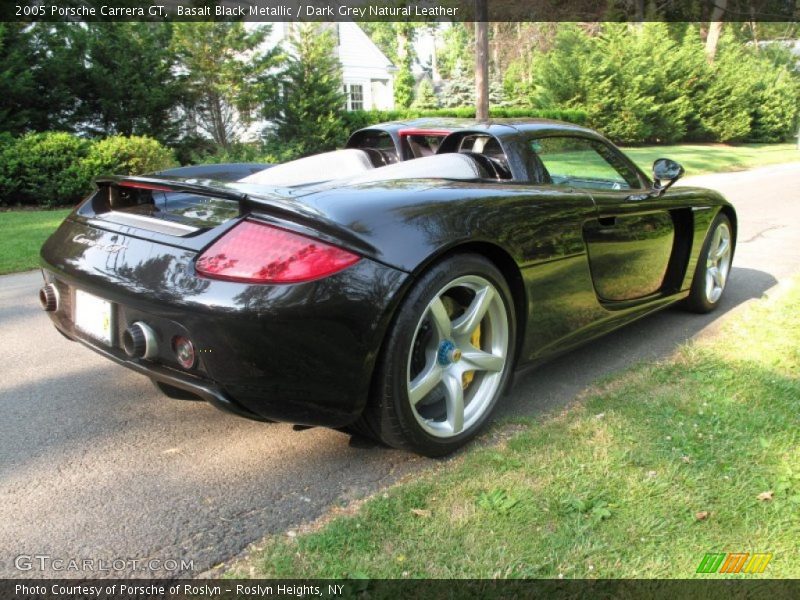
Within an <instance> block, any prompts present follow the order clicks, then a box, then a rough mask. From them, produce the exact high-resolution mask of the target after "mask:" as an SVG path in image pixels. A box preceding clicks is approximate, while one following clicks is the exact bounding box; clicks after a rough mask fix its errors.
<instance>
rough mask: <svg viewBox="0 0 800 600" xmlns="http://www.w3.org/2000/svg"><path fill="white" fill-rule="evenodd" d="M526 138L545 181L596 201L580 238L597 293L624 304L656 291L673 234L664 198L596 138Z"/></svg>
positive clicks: (662, 278)
mask: <svg viewBox="0 0 800 600" xmlns="http://www.w3.org/2000/svg"><path fill="white" fill-rule="evenodd" d="M530 143H531V149H532V150H533V152H534V153H535V155H536V156H537V157H538V159H539V161H541V164H542V166H543V167H544V168H543V170H542V171H543V173H542V177H543V179H544V182H546V183H551V184H553V185H557V186H564V187H567V188H573V189H580V190H585V191H586V192H588V193H589V194H590V195H591V196H592V199H593V200H594V202H595V205H596V210H597V212H596V218H594V219H589V220H587V221H586V222H585V223H584V226H583V238H584V242H585V244H586V248H587V253H588V260H589V267H590V271H591V276H592V283H593V285H594V289H595V292H596V294H597V296H598V299H599V300H600V301H601V302H603V303H604V304H613V303H620V302H623V303H626V304H627V303H630V302H632V301H633V302H635V301H637V300H641V301H644V300H646V299H649V298H651V297H653V296H654V295H657V294H659V293H660V292H661V289H662V287H663V285H664V281H665V277H666V274H667V269H668V267H669V262H670V256H671V254H672V248H673V244H674V238H675V226H674V223H673V217H672V215H671V213H670V212H669V210H668V204H667V202H666V200H665V199H664V198H663V197H661V198H658V197H653V196H650V195H648V194H647V193H646V192H647V190H645V189H644V186H645V182H644V181H642V178H641V177H640V176H639V174H638V173H637V171H636V169H635V168H634V167H633V166H632V165H631V164H630V163H629V162H628V161H627V159H625V157H623V156H622V155H621V154H620V153H619V151H618V150H616V149H615V148H613V147H612V146H610V145H609V144H606V143H605V142H603V141H601V140H596V139H593V138H588V137H579V136H549V137H541V138H534V139H532V140H531V142H530Z"/></svg>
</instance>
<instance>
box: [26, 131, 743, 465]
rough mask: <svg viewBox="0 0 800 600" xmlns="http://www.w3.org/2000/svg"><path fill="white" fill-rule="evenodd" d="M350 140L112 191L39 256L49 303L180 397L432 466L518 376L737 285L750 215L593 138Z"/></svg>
mask: <svg viewBox="0 0 800 600" xmlns="http://www.w3.org/2000/svg"><path fill="white" fill-rule="evenodd" d="M348 146H349V147H348V148H346V149H344V150H339V151H335V152H330V153H326V154H320V155H315V156H311V157H307V158H303V159H300V160H296V161H292V162H289V163H284V164H281V165H276V166H273V167H271V168H268V169H264V170H256V172H255V173H252V174H250V175H248V176H245V177H243V178H241V179H239V180H237V181H227V182H224V181H218V180H212V179H206V178H202V177H203V172H202V171H201V172H200V173H199V174H198V173H197V172H195V177H194V178H186V177H184V178H179V177H170V176H165V175H161V176H158V177H107V178H102V179H99V180H98V181H97V190H96V191H95V192H94V193H93V194H92V195H91V196H90V197H89V198H87V200H86V201H85V202H83V203H82V204H81V205H80V206H79V207H78V208H77V209H76V210H75V211H74V212H73V213H72V214H71V215H70V216H69V217H67V219H66V220H65V221H64V223H63V224H62V225H61V226H60V227H59V229H58V230H57V231H56V232H55V233H54V234H53V235H52V237H50V239H49V240H48V241H47V242H46V243H45V245H44V247H43V248H42V265H43V273H44V279H45V285H44V287H43V288H42V290H41V293H40V300H41V304H42V306H43V308H44V309H45V310H46V311H48V313H49V315H50V317H51V318H52V320H53V323H54V324H55V326H56V327H57V328H58V330H59V331H61V332H62V333H63V334H64V335H65V336H67V337H68V338H70V339H73V340H78V341H80V342H81V343H83V344H84V345H86V346H88V347H89V348H91V349H93V350H95V351H96V352H99V353H100V354H102V355H104V356H106V357H108V358H110V359H111V360H114V361H116V362H118V363H120V364H122V365H124V366H126V367H129V368H131V369H133V370H135V371H139V372H140V373H142V374H144V375H147V376H148V377H150V378H151V379H152V380H153V381H154V382H155V383H156V385H157V386H158V387H159V388H160V389H161V390H162V391H163V392H164V393H165V394H166V395H168V396H172V397H187V396H188V397H199V398H201V399H205V400H208V401H209V402H211V403H212V404H214V405H215V406H218V407H220V408H223V409H225V410H228V411H231V412H234V413H236V414H238V415H242V416H245V417H250V418H254V419H263V420H282V421H290V422H294V423H297V424H302V425H325V426H329V427H335V428H341V429H346V430H348V431H357V432H360V433H362V434H367V435H370V436H373V437H375V438H377V439H379V440H382V441H383V442H385V443H386V444H389V445H391V446H396V447H402V448H407V449H411V450H413V451H416V452H419V453H422V454H426V455H430V456H435V455H442V454H445V453H448V452H450V451H452V450H454V449H455V448H457V447H459V446H460V445H462V444H463V443H465V442H466V441H467V440H468V439H470V438H471V437H473V436H474V435H475V434H476V432H478V431H479V430H480V428H481V427H482V426H483V425H484V424H485V423H486V421H487V419H488V418H489V416H490V414H491V412H492V409H493V408H494V406H495V404H496V403H497V402H498V399H499V398H500V397H501V395H502V392H503V390H504V388H506V386H507V385H508V384H509V382H510V380H511V376H512V373H513V372H514V371H515V370H518V369H521V368H524V367H528V366H532V365H536V364H539V363H541V362H543V361H545V360H547V359H549V358H552V357H553V356H555V355H556V354H559V353H561V352H565V351H567V350H569V349H571V348H574V347H575V346H577V345H579V344H582V343H585V342H587V341H588V340H591V339H593V338H595V337H597V336H599V335H602V334H603V333H606V332H608V331H610V330H612V329H615V328H617V327H619V326H621V325H624V324H625V323H628V322H630V321H632V320H634V319H637V318H639V317H642V316H644V315H646V314H648V313H651V312H653V311H656V310H659V309H661V308H664V307H666V306H669V305H671V304H673V303H676V302H680V303H682V305H684V306H685V307H687V308H689V309H691V310H694V311H700V312H704V311H709V310H712V309H713V308H714V307H715V306H716V305H717V304H718V303H719V301H720V297H721V295H722V293H723V291H724V289H725V285H726V282H727V277H728V274H729V272H730V267H731V260H732V258H733V252H734V245H735V240H736V213H735V211H734V209H733V207H732V206H731V205H730V204H729V203H728V202H726V200H725V199H724V198H723V197H722V196H720V195H719V194H718V193H716V192H714V191H710V190H705V189H699V188H689V187H677V188H671V187H670V186H671V184H672V183H673V182H674V181H675V180H677V179H678V178H679V177H680V176H681V174H682V173H683V169H682V168H681V167H680V165H678V164H676V163H674V162H672V161H670V160H667V159H660V160H658V161H656V162H655V164H654V175H655V179H654V181H651V180H650V179H649V178H648V177H647V176H646V175H645V174H644V173H642V172H641V171H640V170H639V169H638V168H637V167H636V165H634V164H633V162H631V161H630V160H629V159H628V158H627V157H626V156H625V155H624V154H623V153H622V152H620V151H619V150H618V149H617V148H616V147H615V146H614V145H612V144H611V143H610V142H609V141H607V140H606V139H605V138H603V137H602V136H600V135H599V134H597V133H596V132H594V131H591V130H589V129H586V128H584V127H578V126H574V125H570V124H566V123H559V122H553V121H539V120H525V121H523V120H504V121H493V122H488V123H478V122H457V123H456V122H445V123H431V122H424V123H419V122H416V123H400V124H384V125H380V126H375V127H371V128H368V129H366V130H362V131H361V132H356V134H354V137H353V138H352V139H351V141H350V143H349V144H348ZM416 156H421V157H419V158H414V157H416ZM252 170H254V169H253V168H250V171H252Z"/></svg>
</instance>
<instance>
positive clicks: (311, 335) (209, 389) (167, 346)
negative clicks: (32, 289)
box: [42, 221, 408, 427]
mask: <svg viewBox="0 0 800 600" xmlns="http://www.w3.org/2000/svg"><path fill="white" fill-rule="evenodd" d="M89 235H91V239H92V242H93V243H92V244H89V245H87V244H86V242H85V239H86V238H87V237H88V236H89ZM76 238H77V241H76ZM194 257H195V254H194V252H192V251H189V250H186V249H182V248H177V247H171V246H164V245H158V244H154V243H153V242H151V241H148V240H143V239H139V238H136V237H132V236H124V235H120V234H119V233H115V232H107V231H103V230H100V229H96V228H89V227H88V226H87V225H84V224H81V223H78V222H72V221H66V222H65V223H64V224H62V226H61V227H60V228H59V230H58V231H57V232H56V233H55V234H54V235H53V237H51V238H50V240H48V242H47V243H46V244H45V246H44V247H43V249H42V265H43V273H44V277H45V280H46V281H47V282H50V283H53V284H54V285H55V286H56V287H57V289H58V292H59V297H60V299H61V303H60V306H59V309H58V310H57V311H55V312H50V313H48V315H49V316H50V317H51V319H52V320H53V323H54V325H55V326H56V327H57V328H58V329H59V330H60V331H61V332H62V333H64V335H66V336H67V337H68V338H70V339H74V340H78V341H80V342H82V343H83V344H84V345H85V346H87V347H88V348H90V349H92V350H94V351H95V352H98V353H99V354H101V355H103V356H105V357H106V358H108V359H110V360H113V361H115V362H117V363H118V364H121V365H123V366H125V367H128V368H130V369H132V370H134V371H137V372H139V373H142V374H144V375H147V376H148V377H151V378H152V379H155V380H157V381H161V382H163V383H167V384H169V385H172V386H175V387H178V388H181V389H185V390H188V391H190V392H192V393H195V394H197V395H198V396H200V397H201V398H203V399H204V400H207V401H208V402H210V403H212V404H214V405H215V406H217V407H219V408H221V409H224V410H227V411H230V412H233V413H235V414H238V415H240V416H244V417H249V418H261V419H269V420H277V421H289V422H293V423H300V424H305V425H325V426H332V427H339V426H343V425H346V424H348V423H351V422H352V421H354V420H355V419H356V418H358V416H359V415H360V414H361V412H362V411H363V408H364V406H365V404H366V402H367V397H368V394H369V385H370V379H371V376H372V371H373V368H374V365H375V360H376V358H377V356H378V352H379V350H380V345H381V342H382V340H383V337H384V333H385V330H386V327H387V326H388V323H389V320H390V319H391V316H392V314H393V311H394V308H395V306H396V303H397V301H398V300H399V298H400V296H401V294H402V290H403V288H404V286H405V285H406V284H407V282H408V275H407V274H406V273H404V272H402V271H398V270H396V269H392V268H390V267H386V266H384V265H382V264H380V263H376V262H374V261H371V260H369V259H362V260H361V261H359V262H358V263H357V264H355V265H353V266H352V267H350V268H348V269H345V270H344V271H342V272H340V273H337V274H336V275H333V276H331V277H328V278H326V279H322V280H319V281H314V282H308V283H302V284H297V285H282V286H269V285H248V284H241V283H233V282H224V281H213V280H209V279H202V278H199V277H197V275H196V274H195V272H194V266H193V261H194ZM76 289H80V290H84V291H86V292H89V293H91V294H94V295H96V296H99V297H101V298H104V299H106V300H108V301H110V302H111V303H112V304H113V311H112V321H113V325H112V336H111V337H112V340H111V345H110V346H107V345H105V344H104V343H103V342H99V341H97V340H93V339H91V338H89V337H87V336H86V335H85V334H84V333H82V332H81V331H80V330H78V329H77V328H76V327H75V324H74V321H73V314H74V313H73V303H74V298H75V296H74V292H75V290H76ZM137 321H142V322H145V323H147V324H148V325H149V326H150V327H151V328H152V329H153V331H154V332H155V334H156V338H157V342H158V353H157V355H156V356H154V357H153V359H152V360H145V359H133V358H130V357H128V356H127V355H126V354H125V352H124V351H123V350H122V348H121V341H120V340H121V336H122V332H123V331H124V330H125V329H126V328H127V327H128V326H129V325H130V324H132V323H134V322H137ZM177 335H181V336H185V337H188V338H189V339H191V340H192V342H193V343H194V345H195V348H196V349H197V350H198V360H197V364H196V366H195V368H193V369H192V370H191V371H186V370H184V369H182V368H181V367H180V365H179V364H178V363H177V360H176V359H175V356H174V354H173V351H172V343H171V340H172V339H173V338H174V337H175V336H177Z"/></svg>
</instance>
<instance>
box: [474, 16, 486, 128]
mask: <svg viewBox="0 0 800 600" xmlns="http://www.w3.org/2000/svg"><path fill="white" fill-rule="evenodd" d="M486 2H487V0H475V118H477V119H478V120H479V121H485V120H486V119H488V118H489V25H488V23H487V21H488V20H489V16H488V9H487V6H486Z"/></svg>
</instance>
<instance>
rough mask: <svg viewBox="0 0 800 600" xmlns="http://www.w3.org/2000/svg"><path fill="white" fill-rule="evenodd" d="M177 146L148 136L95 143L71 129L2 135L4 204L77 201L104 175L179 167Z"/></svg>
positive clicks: (0, 157) (1, 190)
mask: <svg viewBox="0 0 800 600" xmlns="http://www.w3.org/2000/svg"><path fill="white" fill-rule="evenodd" d="M176 165H177V162H176V161H175V157H174V155H173V153H172V151H171V150H168V149H167V148H164V147H163V146H161V144H159V143H158V142H157V141H155V140H153V139H151V138H146V137H136V136H133V137H130V138H126V137H122V136H113V137H109V138H106V139H103V140H99V141H97V142H94V143H92V142H90V141H88V140H84V139H81V138H79V137H77V136H74V135H72V134H69V133H61V132H47V133H30V134H27V135H25V136H23V137H21V138H17V139H13V138H11V137H10V136H7V135H4V136H0V204H4V205H15V204H26V205H38V206H42V207H52V206H64V205H70V204H76V203H77V202H78V201H80V199H81V198H83V197H84V196H85V195H86V194H88V193H89V192H90V191H91V189H92V179H94V178H95V177H97V176H98V175H104V174H108V175H110V174H116V175H139V174H142V173H148V172H151V171H158V170H160V169H165V168H169V167H173V166H176Z"/></svg>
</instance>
